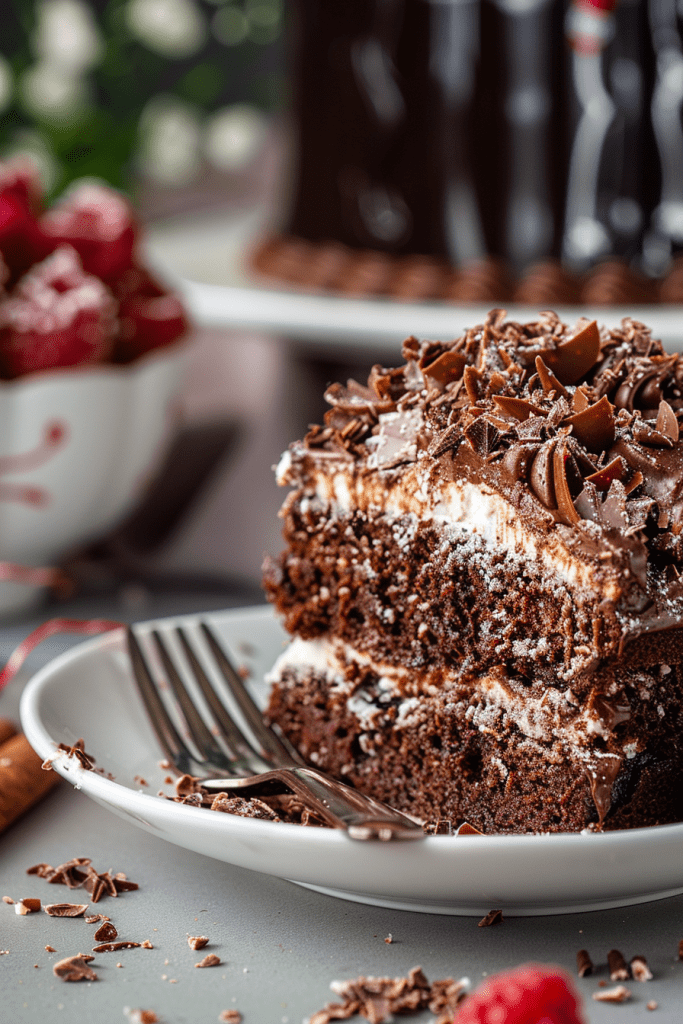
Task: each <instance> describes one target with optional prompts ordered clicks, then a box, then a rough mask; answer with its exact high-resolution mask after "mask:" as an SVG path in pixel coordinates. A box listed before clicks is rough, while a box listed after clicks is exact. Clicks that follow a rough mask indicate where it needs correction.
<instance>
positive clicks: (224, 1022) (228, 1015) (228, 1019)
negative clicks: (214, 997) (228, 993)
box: [218, 1010, 242, 1024]
mask: <svg viewBox="0 0 683 1024" xmlns="http://www.w3.org/2000/svg"><path fill="white" fill-rule="evenodd" d="M218 1019H219V1021H221V1024H241V1021H242V1014H241V1013H240V1012H239V1010H222V1011H221V1012H220V1013H219V1014H218Z"/></svg>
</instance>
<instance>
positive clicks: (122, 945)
mask: <svg viewBox="0 0 683 1024" xmlns="http://www.w3.org/2000/svg"><path fill="white" fill-rule="evenodd" d="M139 946H140V943H139V942H128V941H127V940H126V939H121V940H119V942H101V943H100V944H99V946H93V948H92V951H93V953H115V952H116V951H117V950H119V949H138V947H139Z"/></svg>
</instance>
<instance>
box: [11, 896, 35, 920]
mask: <svg viewBox="0 0 683 1024" xmlns="http://www.w3.org/2000/svg"><path fill="white" fill-rule="evenodd" d="M39 910H40V900H39V899H34V898H33V897H31V896H27V897H25V898H24V899H23V900H19V901H18V902H17V903H15V904H14V913H15V914H19V915H21V916H24V915H25V914H37V913H38V911H39Z"/></svg>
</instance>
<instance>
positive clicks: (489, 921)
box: [478, 910, 505, 928]
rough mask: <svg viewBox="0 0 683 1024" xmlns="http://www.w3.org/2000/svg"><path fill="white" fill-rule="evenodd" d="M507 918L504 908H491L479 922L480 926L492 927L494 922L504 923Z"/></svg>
mask: <svg viewBox="0 0 683 1024" xmlns="http://www.w3.org/2000/svg"><path fill="white" fill-rule="evenodd" d="M504 920H505V918H504V917H503V911H502V910H489V912H488V914H487V915H486V916H485V917H482V919H481V921H480V922H479V925H478V927H479V928H490V927H491V925H494V924H502V923H503V921H504Z"/></svg>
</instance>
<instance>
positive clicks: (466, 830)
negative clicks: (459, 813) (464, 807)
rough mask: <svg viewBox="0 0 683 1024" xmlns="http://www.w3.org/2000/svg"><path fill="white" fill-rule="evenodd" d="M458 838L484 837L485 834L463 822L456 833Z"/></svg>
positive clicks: (467, 822)
mask: <svg viewBox="0 0 683 1024" xmlns="http://www.w3.org/2000/svg"><path fill="white" fill-rule="evenodd" d="M455 834H456V836H483V835H484V833H483V832H480V831H479V829H478V828H475V827H474V825H470V823H469V821H463V823H462V825H461V826H460V828H459V829H458V831H457V832H456V833H455Z"/></svg>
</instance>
